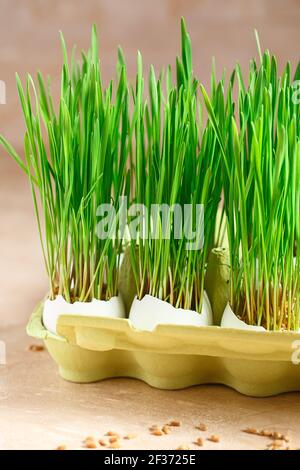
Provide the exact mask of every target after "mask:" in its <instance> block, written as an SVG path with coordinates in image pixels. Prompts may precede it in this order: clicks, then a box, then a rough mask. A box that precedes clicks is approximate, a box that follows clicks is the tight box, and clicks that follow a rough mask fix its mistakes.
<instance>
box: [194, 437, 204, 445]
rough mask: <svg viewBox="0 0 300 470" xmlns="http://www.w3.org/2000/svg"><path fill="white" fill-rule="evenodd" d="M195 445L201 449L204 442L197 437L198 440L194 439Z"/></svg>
mask: <svg viewBox="0 0 300 470" xmlns="http://www.w3.org/2000/svg"><path fill="white" fill-rule="evenodd" d="M195 444H196V445H197V446H199V447H202V446H203V444H204V441H203V439H202V438H201V437H198V439H196V441H195Z"/></svg>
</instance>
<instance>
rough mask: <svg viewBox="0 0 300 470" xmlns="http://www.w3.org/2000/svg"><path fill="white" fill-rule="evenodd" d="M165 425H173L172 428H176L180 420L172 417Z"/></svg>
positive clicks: (179, 424)
mask: <svg viewBox="0 0 300 470" xmlns="http://www.w3.org/2000/svg"><path fill="white" fill-rule="evenodd" d="M167 426H171V427H174V428H178V427H179V426H181V422H180V421H178V420H176V419H173V420H172V421H170V422H169V423H168V424H167Z"/></svg>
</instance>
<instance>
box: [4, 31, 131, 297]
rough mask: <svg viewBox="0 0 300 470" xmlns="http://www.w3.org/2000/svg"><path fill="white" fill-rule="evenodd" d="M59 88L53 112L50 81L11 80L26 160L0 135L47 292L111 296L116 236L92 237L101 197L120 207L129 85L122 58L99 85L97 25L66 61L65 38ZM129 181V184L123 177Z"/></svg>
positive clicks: (115, 274)
mask: <svg viewBox="0 0 300 470" xmlns="http://www.w3.org/2000/svg"><path fill="white" fill-rule="evenodd" d="M61 40H62V48H63V53H64V64H63V67H62V74H61V94H60V100H59V106H58V111H57V112H56V111H55V107H54V104H53V99H52V95H51V91H50V86H49V83H47V85H46V84H45V82H44V80H43V78H42V75H41V74H40V73H39V74H38V76H37V84H35V83H34V81H33V79H32V78H31V76H29V75H28V77H27V80H26V85H25V88H23V87H22V84H21V81H20V79H19V77H18V76H17V86H18V92H19V97H20V101H21V104H22V110H23V114H24V118H25V124H26V133H25V137H24V148H25V161H23V160H22V159H21V157H19V156H18V155H17V153H16V152H15V150H14V149H13V148H12V147H11V145H10V144H9V143H8V142H7V141H6V140H5V139H4V138H3V137H1V142H2V144H3V145H4V147H5V148H6V149H7V151H8V152H9V154H10V155H11V156H12V157H13V158H14V159H15V160H16V162H17V163H18V164H19V165H20V167H21V168H22V169H23V170H24V171H25V172H26V174H27V176H28V178H29V181H30V186H31V190H32V196H33V201H34V207H35V212H36V216H37V222H38V228H39V233H40V238H41V243H42V249H43V254H44V259H45V264H46V269H47V273H48V277H49V283H50V298H52V299H53V298H54V297H55V296H56V295H57V294H61V295H63V296H64V298H65V299H66V300H67V301H75V300H79V301H89V300H91V299H92V298H93V297H96V298H98V299H109V298H110V297H112V296H114V295H116V294H117V285H118V264H119V254H120V252H121V249H122V240H112V239H107V240H100V239H99V238H98V237H97V233H96V229H97V222H98V220H97V217H96V211H97V207H98V205H99V204H103V203H107V204H110V203H111V202H112V201H114V206H115V208H116V209H118V199H119V196H122V195H123V194H125V192H126V181H129V173H128V175H127V172H128V170H127V169H126V163H127V155H128V140H129V139H128V136H129V132H128V129H129V126H130V123H129V114H128V86H127V79H126V70H125V65H124V64H123V63H120V61H119V63H118V68H117V70H118V78H117V83H116V89H114V87H115V84H114V83H113V82H110V83H109V85H108V87H107V88H105V89H104V87H103V83H102V79H101V71H100V64H99V54H98V40H97V33H96V28H95V27H94V28H93V31H92V45H91V49H90V50H89V51H88V54H84V53H82V60H81V63H77V62H76V61H75V60H74V59H72V61H71V67H69V63H68V57H67V53H66V47H65V43H64V40H63V38H61ZM127 187H128V183H127Z"/></svg>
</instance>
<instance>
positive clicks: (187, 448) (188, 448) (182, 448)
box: [176, 445, 190, 450]
mask: <svg viewBox="0 0 300 470" xmlns="http://www.w3.org/2000/svg"><path fill="white" fill-rule="evenodd" d="M176 450H190V447H189V446H187V445H182V446H179V447H177V449H176Z"/></svg>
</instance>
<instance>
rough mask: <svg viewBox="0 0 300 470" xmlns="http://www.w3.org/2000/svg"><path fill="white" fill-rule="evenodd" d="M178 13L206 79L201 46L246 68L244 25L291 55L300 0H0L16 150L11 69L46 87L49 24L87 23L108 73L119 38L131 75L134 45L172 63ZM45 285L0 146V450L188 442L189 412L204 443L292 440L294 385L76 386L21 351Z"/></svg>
mask: <svg viewBox="0 0 300 470" xmlns="http://www.w3.org/2000/svg"><path fill="white" fill-rule="evenodd" d="M182 15H184V16H185V18H186V20H187V24H188V29H189V31H190V34H191V37H192V42H193V51H194V69H195V72H196V73H197V75H198V76H199V78H200V79H201V80H202V81H203V82H204V83H205V84H206V85H208V77H209V73H210V68H211V57H212V56H215V57H216V61H217V65H218V71H220V70H221V69H222V67H226V68H227V69H228V70H231V69H232V67H233V66H234V64H235V61H236V60H237V59H239V61H240V62H241V63H242V66H243V68H245V67H247V64H248V61H249V59H250V58H251V57H252V56H253V55H254V54H256V47H255V40H254V34H253V29H254V27H256V28H257V29H258V30H259V32H260V37H261V42H262V46H263V47H267V46H268V47H269V48H270V49H271V50H272V51H273V52H274V53H276V55H277V57H278V61H279V63H280V65H282V64H283V63H284V62H285V61H286V60H287V59H290V60H291V61H292V62H293V63H295V62H296V61H297V59H298V58H299V57H300V48H299V44H300V41H299V39H300V31H299V25H300V1H299V0H252V1H250V0H149V1H148V0H82V1H79V0H64V1H63V0H47V1H46V0H26V1H24V0H0V80H4V81H5V82H6V85H7V104H6V105H0V132H1V133H3V134H4V135H5V136H6V137H8V138H9V139H10V140H11V141H12V143H13V144H14V145H15V146H16V148H17V149H18V150H19V151H21V149H22V139H23V124H22V116H21V112H20V106H19V103H18V99H17V93H16V86H15V78H14V74H15V72H16V71H18V72H19V73H21V75H22V76H24V73H25V72H26V71H28V72H30V73H32V74H35V72H36V71H37V70H38V69H40V70H41V71H42V72H43V73H44V74H45V75H46V74H51V76H52V82H53V88H54V90H55V92H56V94H57V92H58V90H59V75H60V64H61V53H60V44H59V38H58V31H59V30H60V29H61V30H62V31H63V32H64V35H65V38H66V41H67V43H68V44H69V45H72V44H73V43H77V45H78V48H79V49H80V48H86V47H87V46H88V44H89V37H90V29H91V25H92V23H93V22H96V23H97V25H98V28H99V30H100V32H101V38H100V39H101V60H102V68H103V75H104V77H105V78H106V79H108V78H109V77H111V75H112V74H113V73H114V67H115V60H116V48H117V45H118V44H121V45H122V47H123V49H124V52H125V54H126V58H127V64H128V69H129V75H130V76H131V77H134V74H135V57H136V52H137V49H138V48H139V49H140V50H141V52H142V54H143V59H144V65H145V69H148V67H149V65H150V64H151V63H153V64H154V65H155V66H156V67H157V68H160V67H161V66H163V65H165V64H168V63H170V62H171V63H174V61H175V55H176V54H177V53H178V52H179V41H180V34H179V30H180V17H181V16H182ZM46 290H47V280H46V277H45V273H44V268H43V263H42V256H41V251H40V246H39V241H38V237H37V230H36V225H35V220H34V216H33V210H32V203H31V197H30V192H29V189H28V183H27V181H26V178H25V177H24V175H23V174H21V172H20V170H19V169H18V168H17V167H16V165H15V164H14V163H13V162H11V161H10V160H9V158H8V157H7V155H5V153H4V152H3V150H2V149H0V340H2V341H5V342H6V346H7V366H6V367H1V366H0V449H1V448H4V449H19V448H22V449H30V448H34V449H53V448H55V447H56V446H57V445H60V444H66V445H67V446H68V448H80V446H81V445H82V444H81V441H82V439H83V438H84V437H86V436H87V435H91V434H92V435H94V436H95V437H102V435H103V434H104V433H105V432H106V431H108V430H110V429H113V430H115V431H117V432H119V433H121V435H124V434H127V433H136V434H137V438H136V439H135V440H134V441H122V448H140V449H145V448H146V449H159V448H161V449H163V448H168V449H176V448H177V447H178V446H179V445H184V444H186V445H189V446H191V447H192V448H194V449H195V448H196V446H195V445H194V444H193V441H194V440H195V438H197V437H199V435H201V433H199V432H198V431H196V429H195V425H196V424H198V423H199V422H205V423H206V424H207V425H208V431H207V432H206V433H202V437H204V439H205V445H204V448H205V449H230V448H231V449H237V448H240V449H263V448H266V446H267V444H268V443H269V440H268V439H266V438H261V437H256V436H251V435H248V434H245V433H242V432H241V430H242V429H244V428H245V427H248V426H250V427H256V428H258V429H271V430H275V431H279V432H283V433H288V434H289V435H290V437H291V446H292V447H299V446H300V441H299V436H300V401H299V393H294V394H286V395H281V396H279V397H274V398H271V399H253V398H248V397H244V396H242V395H240V394H238V393H236V392H234V391H233V390H230V389H228V388H225V387H221V386H201V387H192V388H190V389H187V390H182V391H177V392H167V391H159V390H155V389H151V388H150V387H148V386H146V385H145V384H143V383H141V382H138V381H134V380H129V379H118V380H108V381H104V382H101V383H97V384H92V385H85V386H83V385H74V384H70V383H67V382H64V381H63V380H61V379H60V378H59V377H58V375H57V367H56V365H55V364H54V363H53V361H52V360H51V359H50V357H49V355H48V354H47V353H46V352H41V353H34V352H29V351H28V345H29V344H30V343H32V342H33V340H32V339H31V338H28V337H26V335H25V331H24V324H25V322H26V320H27V319H28V317H29V315H30V312H31V311H32V308H33V306H34V305H35V303H36V302H37V301H38V300H39V299H41V297H42V296H44V294H45V292H46ZM16 323H19V326H18V327H16V326H15V325H16ZM299 367H300V366H299ZM136 397H138V400H136ZM172 418H176V419H180V420H181V421H182V427H180V428H178V429H177V430H174V432H173V433H172V434H171V435H170V436H165V437H164V438H160V437H155V436H151V435H150V434H149V431H148V426H149V425H151V424H163V423H165V422H166V421H168V420H169V419H172ZM210 434H218V435H219V436H220V438H221V442H220V443H219V444H213V443H210V442H208V441H206V438H207V437H208V436H209V435H210Z"/></svg>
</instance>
